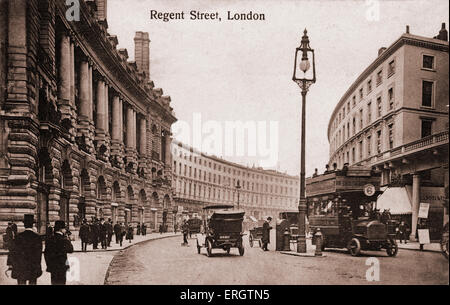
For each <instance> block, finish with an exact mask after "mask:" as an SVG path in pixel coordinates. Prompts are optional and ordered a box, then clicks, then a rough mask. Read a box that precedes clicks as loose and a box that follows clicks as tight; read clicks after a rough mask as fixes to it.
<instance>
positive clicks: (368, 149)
mask: <svg viewBox="0 0 450 305" xmlns="http://www.w3.org/2000/svg"><path fill="white" fill-rule="evenodd" d="M371 141H372V137H371V136H368V137H367V156H368V157H370V156H371V154H372V152H371V149H372V147H371Z"/></svg>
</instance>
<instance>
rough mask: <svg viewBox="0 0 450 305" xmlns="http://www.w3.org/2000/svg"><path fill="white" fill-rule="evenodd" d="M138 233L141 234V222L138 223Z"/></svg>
mask: <svg viewBox="0 0 450 305" xmlns="http://www.w3.org/2000/svg"><path fill="white" fill-rule="evenodd" d="M136 235H141V224H140V223H138V224H137V225H136Z"/></svg>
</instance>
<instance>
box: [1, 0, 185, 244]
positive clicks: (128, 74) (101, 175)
mask: <svg viewBox="0 0 450 305" xmlns="http://www.w3.org/2000/svg"><path fill="white" fill-rule="evenodd" d="M73 2H74V3H77V2H79V4H80V6H79V8H78V7H77V6H74V7H70V6H66V1H64V0H15V1H5V0H0V234H2V233H3V232H4V230H5V227H6V225H7V222H8V221H11V220H14V221H16V222H17V224H18V225H19V228H20V226H21V225H22V223H21V220H22V219H23V215H24V214H25V213H32V214H34V215H35V219H36V220H37V230H38V232H39V233H40V234H44V233H45V229H46V226H47V225H48V224H52V223H53V222H54V221H55V220H58V219H62V220H65V221H66V222H68V223H69V225H70V229H71V230H72V231H73V232H74V233H76V232H77V228H78V226H79V224H80V220H81V219H83V218H87V219H91V218H92V217H98V218H100V217H104V218H105V219H107V218H111V219H112V220H113V221H114V222H125V223H130V224H132V225H133V226H135V225H136V224H137V223H142V222H145V223H146V224H147V226H148V227H149V228H151V229H154V228H156V227H157V226H158V225H159V224H161V223H166V224H168V227H169V228H170V227H171V221H172V219H173V217H172V216H171V215H172V213H173V206H172V187H171V179H172V170H171V164H172V161H171V154H170V144H171V133H170V129H171V125H172V124H173V123H174V122H175V121H176V118H175V116H174V113H173V111H172V108H171V107H170V97H168V96H164V95H163V91H162V89H156V88H154V85H153V82H152V81H151V78H150V64H149V43H150V40H149V37H148V33H142V32H137V33H136V37H135V39H134V40H135V59H136V61H129V60H128V53H127V50H126V49H117V44H118V40H117V37H116V36H114V35H111V34H109V33H108V30H107V29H108V23H107V17H106V0H97V1H93V0H91V1H88V0H86V1H73ZM71 10H72V11H71ZM68 12H72V14H71V15H70V14H69V16H67V15H68ZM78 15H79V16H78ZM69 17H70V18H69ZM78 17H79V20H77V18H78ZM75 235H76V234H75Z"/></svg>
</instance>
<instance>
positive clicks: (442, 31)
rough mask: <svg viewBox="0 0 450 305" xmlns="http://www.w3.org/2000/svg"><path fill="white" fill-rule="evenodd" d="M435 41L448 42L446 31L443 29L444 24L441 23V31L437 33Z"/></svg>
mask: <svg viewBox="0 0 450 305" xmlns="http://www.w3.org/2000/svg"><path fill="white" fill-rule="evenodd" d="M437 39H440V40H444V41H447V40H448V33H447V30H446V29H445V22H442V27H441V30H440V31H439V35H438V37H437Z"/></svg>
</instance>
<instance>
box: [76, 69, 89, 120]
mask: <svg viewBox="0 0 450 305" xmlns="http://www.w3.org/2000/svg"><path fill="white" fill-rule="evenodd" d="M89 80H90V77H89V64H88V62H87V61H82V62H81V64H80V110H79V113H80V120H82V121H89V118H90V114H89V113H91V114H92V111H91V106H90V88H89V87H90V86H89Z"/></svg>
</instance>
